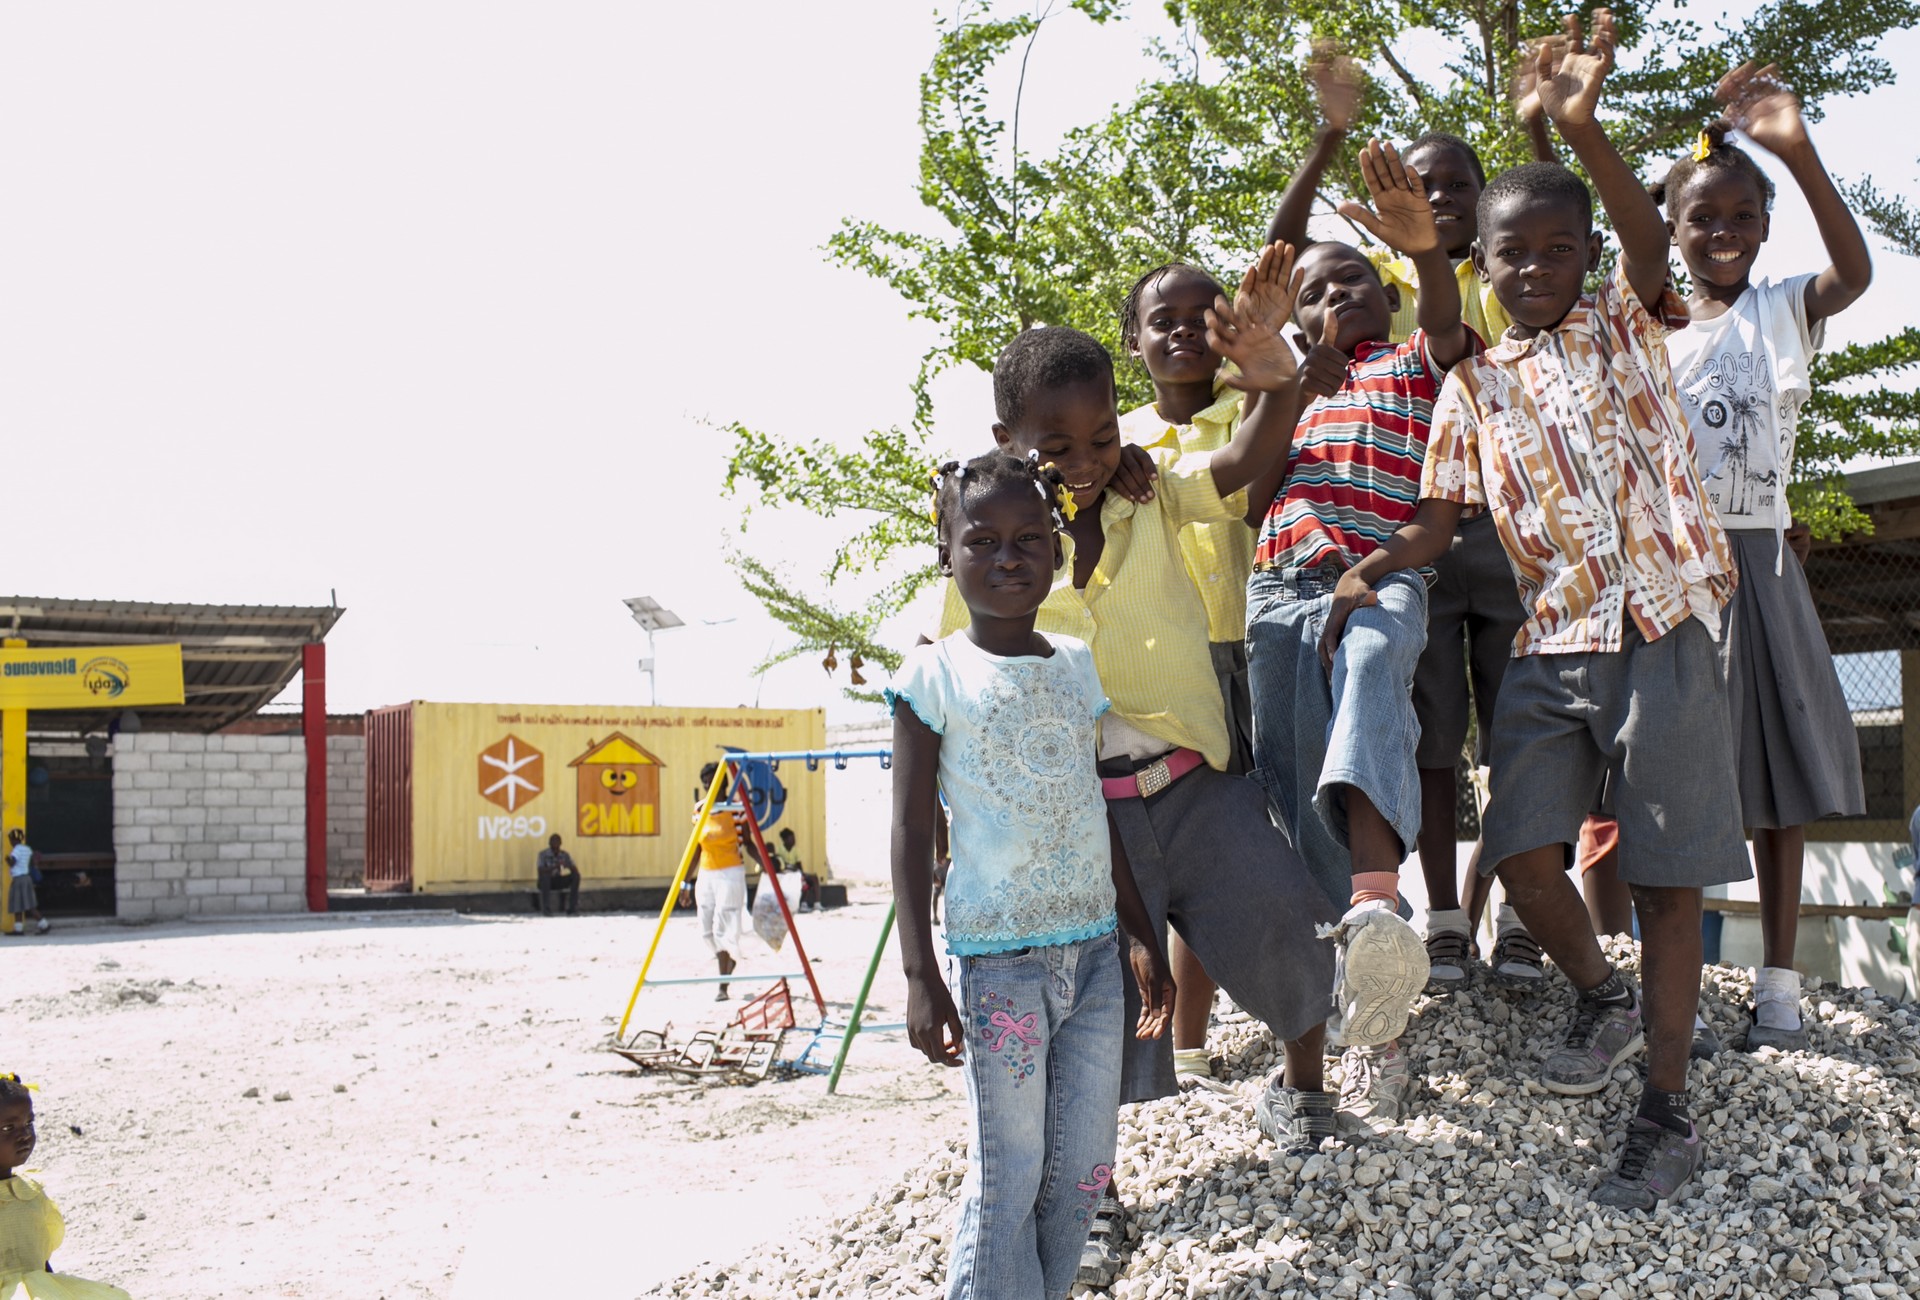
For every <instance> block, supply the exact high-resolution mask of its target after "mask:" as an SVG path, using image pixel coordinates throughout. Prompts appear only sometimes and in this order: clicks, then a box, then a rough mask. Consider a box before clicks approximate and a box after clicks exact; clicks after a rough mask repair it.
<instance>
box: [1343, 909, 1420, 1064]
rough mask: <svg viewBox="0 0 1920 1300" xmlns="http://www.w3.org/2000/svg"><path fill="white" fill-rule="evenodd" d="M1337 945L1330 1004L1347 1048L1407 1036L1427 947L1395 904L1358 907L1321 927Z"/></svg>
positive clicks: (1365, 1045) (1380, 1042)
mask: <svg viewBox="0 0 1920 1300" xmlns="http://www.w3.org/2000/svg"><path fill="white" fill-rule="evenodd" d="M1319 935H1320V937H1321V938H1322V939H1332V940H1333V941H1334V943H1335V944H1337V945H1338V947H1337V949H1336V951H1335V958H1334V966H1333V1001H1334V1005H1335V1006H1337V1007H1338V1008H1339V1009H1340V1016H1341V1036H1342V1039H1343V1041H1344V1042H1345V1043H1346V1044H1347V1046H1349V1047H1378V1046H1379V1045H1380V1044H1382V1043H1390V1042H1392V1041H1393V1040H1394V1039H1396V1038H1398V1037H1400V1035H1401V1034H1403V1033H1405V1032H1406V1028H1407V1017H1408V1016H1409V1015H1410V1014H1412V1012H1413V1000H1414V999H1415V998H1417V997H1419V996H1420V991H1421V990H1422V989H1424V988H1426V986H1427V975H1428V972H1429V966H1428V963H1427V946H1426V944H1425V943H1423V942H1422V941H1421V939H1420V936H1419V935H1417V934H1415V933H1414V931H1413V927H1412V926H1410V925H1408V924H1407V923H1406V922H1405V921H1403V920H1401V919H1400V915H1399V913H1397V912H1395V911H1394V909H1393V904H1391V903H1388V902H1384V901H1381V900H1377V899H1376V900H1373V901H1371V902H1366V903H1356V904H1355V905H1354V906H1353V907H1351V908H1348V909H1347V914H1346V915H1345V916H1343V917H1341V918H1340V923H1339V924H1338V925H1330V926H1322V927H1321V928H1320V931H1319Z"/></svg>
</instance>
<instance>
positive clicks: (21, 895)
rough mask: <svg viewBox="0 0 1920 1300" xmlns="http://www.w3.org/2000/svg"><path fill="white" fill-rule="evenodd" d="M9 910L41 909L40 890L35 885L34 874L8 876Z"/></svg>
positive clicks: (32, 910) (29, 910) (20, 911)
mask: <svg viewBox="0 0 1920 1300" xmlns="http://www.w3.org/2000/svg"><path fill="white" fill-rule="evenodd" d="M7 910H8V911H9V912H13V913H22V912H37V911H39V910H40V891H39V890H37V889H35V888H34V887H33V877H32V876H9V877H8V878H7Z"/></svg>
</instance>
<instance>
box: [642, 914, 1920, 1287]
mask: <svg viewBox="0 0 1920 1300" xmlns="http://www.w3.org/2000/svg"><path fill="white" fill-rule="evenodd" d="M1616 957H1617V959H1618V960H1619V961H1620V964H1621V965H1622V966H1623V967H1625V968H1627V969H1633V968H1634V967H1635V966H1636V964H1637V963H1636V962H1635V960H1634V957H1633V951H1632V948H1631V946H1630V945H1627V944H1624V943H1623V944H1621V945H1620V947H1619V948H1618V949H1617V951H1616ZM1703 988H1704V994H1705V996H1704V997H1703V999H1702V1002H1703V1007H1704V1010H1705V1014H1706V1015H1707V1018H1708V1019H1709V1020H1710V1021H1711V1022H1712V1023H1713V1024H1714V1025H1715V1027H1716V1028H1717V1029H1718V1030H1719V1032H1720V1035H1721V1037H1722V1039H1723V1040H1725V1041H1727V1042H1729V1043H1736V1042H1738V1040H1739V1036H1740V1034H1741V1033H1743V1032H1744V1029H1745V1024H1746V1021H1745V1012H1744V1008H1745V1007H1746V1006H1747V1004H1748V1002H1749V1000H1750V998H1751V994H1752V987H1751V981H1750V978H1749V975H1748V973H1747V972H1746V971H1742V970H1734V969H1729V968H1726V967H1709V968H1708V970H1707V977H1706V981H1705V984H1704V986H1703ZM1571 1004H1572V991H1571V989H1570V988H1569V987H1568V986H1567V985H1566V983H1565V982H1564V981H1562V980H1559V979H1557V978H1556V979H1554V980H1553V981H1552V982H1551V984H1550V987H1549V988H1548V990H1547V991H1546V992H1545V993H1543V994H1541V995H1539V996H1538V997H1535V998H1530V999H1523V1000H1518V1001H1509V1000H1508V998H1507V997H1506V996H1505V995H1502V994H1500V993H1498V992H1496V991H1494V990H1492V989H1490V988H1487V987H1485V986H1484V985H1481V984H1475V985H1474V986H1473V987H1471V988H1470V989H1468V990H1466V991H1463V992H1460V993H1456V994H1454V995H1452V996H1450V997H1447V998H1441V999H1430V1000H1427V1001H1425V1002H1424V1003H1423V1004H1422V1005H1421V1007H1420V1008H1419V1009H1418V1011H1417V1013H1416V1014H1417V1019H1416V1021H1415V1023H1414V1025H1413V1026H1412V1027H1411V1028H1410V1030H1409V1032H1408V1035H1407V1037H1406V1039H1405V1040H1404V1042H1405V1043H1406V1045H1407V1047H1408V1050H1409V1053H1410V1055H1411V1060H1412V1066H1413V1069H1414V1071H1415V1073H1416V1074H1417V1075H1420V1076H1422V1077H1423V1078H1424V1081H1425V1085H1424V1090H1423V1092H1422V1093H1421V1094H1420V1095H1418V1096H1417V1097H1416V1099H1415V1101H1414V1104H1413V1106H1412V1107H1411V1110H1410V1115H1409V1118H1408V1119H1407V1121H1406V1122H1405V1123H1404V1124H1403V1125H1402V1126H1401V1128H1400V1129H1398V1130H1396V1131H1395V1132H1393V1133H1390V1134H1388V1135H1386V1136H1383V1137H1380V1138H1376V1139H1374V1140H1372V1141H1371V1142H1368V1143H1366V1144H1365V1145H1359V1146H1339V1145H1333V1146H1329V1147H1328V1148H1327V1149H1325V1150H1323V1151H1322V1152H1321V1153H1319V1154H1316V1155H1314V1156H1311V1157H1309V1158H1308V1159H1306V1160H1304V1161H1302V1160H1300V1159H1298V1158H1285V1157H1276V1156H1275V1155H1274V1153H1273V1148H1272V1146H1271V1144H1270V1143H1268V1142H1266V1141H1265V1139H1263V1138H1262V1137H1261V1135H1260V1133H1259V1131H1258V1130H1257V1129H1256V1128H1255V1127H1254V1124H1253V1119H1252V1105H1253V1099H1254V1097H1255V1096H1256V1095H1257V1092H1258V1089H1259V1086H1260V1082H1261V1080H1262V1079H1263V1078H1264V1076H1265V1075H1266V1073H1267V1071H1269V1070H1270V1069H1272V1068H1273V1066H1274V1064H1275V1059H1276V1058H1275V1049H1274V1045H1273V1043H1272V1042H1271V1040H1270V1039H1269V1038H1268V1036H1267V1034H1266V1031H1265V1030H1264V1029H1262V1028H1260V1027H1259V1026H1257V1025H1255V1024H1253V1023H1252V1022H1251V1021H1249V1020H1248V1018H1247V1017H1246V1016H1244V1015H1242V1014H1240V1013H1239V1012H1237V1011H1235V1010H1233V1009H1232V1008H1231V1007H1230V1006H1228V1005H1227V1004H1226V1003H1225V1002H1224V1001H1223V1002H1222V1004H1221V1005H1222V1008H1223V1009H1224V1011H1223V1014H1220V1015H1218V1016H1216V1020H1215V1025H1214V1030H1213V1033H1212V1036H1211V1039H1210V1045H1211V1046H1212V1047H1213V1048H1214V1050H1215V1051H1216V1053H1219V1054H1221V1055H1223V1056H1224V1057H1225V1061H1226V1069H1225V1070H1224V1071H1223V1072H1222V1073H1223V1074H1224V1077H1225V1079H1226V1080H1227V1082H1228V1084H1229V1085H1230V1087H1231V1091H1230V1092H1224V1093H1214V1092H1209V1091H1206V1090H1195V1091H1190V1092H1187V1093H1184V1094H1182V1095H1181V1096H1179V1097H1172V1098H1167V1099H1165V1100H1162V1101H1157V1102H1151V1103H1148V1104H1145V1105H1140V1106H1129V1107H1125V1108H1123V1111H1122V1116H1121V1126H1120V1150H1119V1155H1118V1159H1117V1161H1116V1164H1115V1183H1116V1185H1117V1186H1118V1187H1119V1188H1120V1191H1121V1195H1122V1199H1123V1200H1124V1201H1125V1202H1126V1203H1127V1204H1128V1206H1129V1207H1130V1208H1131V1209H1132V1211H1133V1218H1132V1228H1131V1231H1132V1243H1131V1244H1132V1254H1131V1258H1130V1260H1129V1263H1128V1266H1127V1268H1126V1269H1125V1271H1124V1272H1123V1273H1122V1274H1121V1275H1120V1277H1119V1278H1118V1279H1117V1280H1116V1281H1115V1282H1114V1284H1113V1285H1112V1287H1111V1288H1109V1289H1105V1290H1091V1291H1088V1290H1085V1289H1082V1291H1081V1292H1079V1293H1078V1294H1085V1295H1110V1296H1113V1297H1117V1298H1120V1300H1161V1298H1162V1297H1166V1298H1168V1300H1172V1298H1174V1297H1179V1298H1181V1300H1189V1298H1194V1297H1202V1296H1205V1297H1228V1298H1230V1297H1240V1296H1260V1295H1273V1296H1298V1297H1302V1298H1303V1300H1304V1298H1305V1297H1320V1296H1332V1297H1361V1296H1373V1297H1386V1298H1388V1300H1413V1298H1414V1297H1423V1298H1430V1300H1455V1298H1456V1297H1458V1298H1461V1300H1465V1298H1467V1297H1481V1296H1493V1297H1516V1298H1519V1300H1532V1298H1533V1297H1538V1296H1573V1297H1577V1298H1578V1300H1638V1298H1639V1297H1646V1296H1663V1295H1671V1296H1702V1297H1733V1296H1739V1297H1767V1298H1769V1300H1771V1298H1772V1297H1781V1296H1809V1297H1820V1298H1821V1300H1828V1298H1831V1300H1842V1298H1843V1297H1844V1298H1846V1300H1852V1298H1854V1297H1858V1298H1859V1300H1867V1298H1868V1297H1879V1296H1910V1295H1920V1261H1917V1260H1916V1254H1920V1192H1917V1191H1916V1186H1915V1165H1914V1152H1915V1151H1916V1150H1920V1056H1917V1055H1916V1054H1917V1053H1920V1008H1916V1007H1914V1006H1912V1005H1909V1004H1904V1003H1898V1002H1894V1001H1892V1000H1890V999H1887V998H1884V997H1881V996H1880V995H1878V994H1876V993H1874V992H1872V991H1871V990H1862V989H1840V988H1837V987H1835V986H1832V985H1825V986H1822V987H1820V988H1817V989H1810V990H1809V991H1808V992H1807V993H1806V995H1805V996H1804V997H1803V999H1802V1004H1801V1010H1802V1014H1803V1015H1804V1016H1805V1017H1806V1018H1807V1021H1808V1024H1809V1028H1810V1030H1811V1044H1810V1047H1809V1049H1808V1050H1807V1051H1805V1052H1800V1053H1794V1054H1791V1055H1782V1054H1779V1053H1776V1052H1772V1051H1766V1052H1762V1053H1759V1054H1757V1055H1751V1056H1750V1055H1748V1054H1746V1053H1744V1052H1740V1051H1737V1050H1728V1051H1725V1052H1723V1053H1721V1055H1719V1056H1718V1057H1716V1058H1715V1059H1714V1060H1712V1061H1708V1062H1695V1063H1694V1065H1693V1074H1692V1087H1693V1110H1694V1117H1695V1120H1696V1122H1697V1123H1698V1124H1699V1125H1700V1128H1701V1130H1702V1133H1703V1135H1704V1136H1705V1138H1706V1141H1707V1144H1708V1152H1707V1166H1706V1168H1705V1169H1704V1170H1703V1171H1702V1174H1701V1175H1700V1176H1699V1177H1698V1178H1696V1180H1695V1181H1694V1182H1693V1183H1691V1184H1690V1185H1689V1186H1688V1188H1687V1190H1686V1192H1685V1193H1684V1194H1683V1196H1682V1198H1681V1199H1680V1200H1679V1201H1677V1202H1673V1203H1669V1204H1668V1205H1667V1206H1665V1207H1663V1208H1662V1209H1661V1210H1658V1211H1655V1212H1654V1213H1652V1214H1642V1213H1639V1212H1629V1211H1618V1210H1609V1209H1606V1208H1604V1207H1601V1206H1596V1205H1592V1204H1591V1203H1589V1201H1588V1199H1587V1191H1588V1189H1589V1188H1591V1187H1592V1186H1593V1185H1594V1184H1595V1183H1596V1181H1597V1180H1599V1179H1600V1178H1601V1177H1603V1176H1604V1175H1605V1173H1606V1172H1607V1171H1609V1170H1610V1169H1611V1168H1612V1165H1613V1163H1614V1156H1615V1150H1616V1143H1617V1142H1618V1140H1619V1136H1620V1133H1621V1130H1622V1128H1623V1127H1624V1125H1625V1122H1626V1121H1627V1119H1629V1118H1630V1116H1631V1114H1632V1108H1633V1105H1634V1103H1635V1102H1636V1101H1637V1099H1638V1096H1639V1082H1638V1079H1637V1077H1636V1076H1635V1072H1634V1070H1633V1069H1632V1068H1629V1067H1623V1068H1622V1069H1621V1070H1620V1071H1619V1073H1618V1074H1617V1075H1616V1077H1615V1079H1614V1082H1613V1085H1612V1086H1611V1087H1609V1088H1608V1089H1607V1090H1606V1091H1604V1092H1602V1093H1600V1094H1598V1095H1596V1096H1593V1097H1585V1098H1565V1097H1557V1096H1555V1095H1553V1094H1551V1093H1548V1092H1546V1091H1545V1090H1544V1089H1542V1088H1541V1087H1540V1086H1539V1085H1538V1083H1536V1082H1535V1078H1536V1075H1537V1070H1536V1066H1535V1063H1536V1062H1537V1060H1538V1058H1539V1055H1540V1052H1541V1049H1542V1045H1543V1044H1545V1043H1547V1042H1550V1041H1552V1040H1553V1038H1554V1037H1556V1036H1557V1035H1558V1034H1559V1032H1560V1031H1561V1030H1562V1029H1563V1028H1564V1027H1565V1023H1566V1020H1567V1017H1568V1014H1569V1011H1570V1009H1571ZM965 1169H966V1157H965V1152H964V1150H963V1149H962V1146H961V1144H960V1143H959V1142H955V1143H952V1144H949V1145H948V1146H947V1147H945V1148H943V1149H937V1150H935V1151H934V1152H932V1153H931V1154H930V1155H929V1157H928V1158H927V1159H926V1160H925V1161H924V1162H923V1163H922V1164H921V1165H920V1166H919V1167H918V1168H916V1169H914V1170H912V1171H911V1172H910V1173H909V1174H908V1175H907V1176H906V1177H905V1178H904V1179H902V1180H901V1181H900V1182H898V1183H896V1184H894V1185H892V1186H889V1187H886V1188H883V1189H881V1190H880V1191H879V1192H878V1193H877V1194H876V1195H875V1196H874V1198H873V1199H872V1201H870V1202H869V1203H868V1204H867V1205H866V1206H864V1207H863V1208H862V1209H861V1210H859V1211H858V1212H856V1213H855V1214H853V1215H852V1216H850V1217H849V1218H848V1219H846V1220H845V1221H844V1222H840V1223H835V1224H821V1225H813V1226H809V1227H808V1228H805V1229H803V1230H801V1231H798V1232H796V1233H794V1234H792V1235H791V1237H790V1238H789V1241H790V1244H788V1245H785V1246H780V1247H768V1248H765V1249H764V1250H762V1251H761V1252H759V1253H757V1254H756V1255H755V1257H753V1258H751V1259H748V1260H743V1261H740V1262H737V1263H734V1264H731V1265H727V1266H724V1267H719V1266H710V1267H708V1268H705V1269H702V1270H700V1271H698V1272H696V1273H693V1274H689V1275H686V1276H684V1277H682V1278H680V1279H678V1280H676V1281H675V1282H674V1283H673V1284H671V1285H670V1286H668V1287H666V1288H664V1289H663V1291H662V1292H661V1294H665V1295H670V1296H684V1297H693V1296H701V1297H739V1298H741V1300H747V1298H753V1300H759V1298H761V1297H768V1298H771V1297H783V1298H784V1297H790V1296H823V1297H824V1296H875V1297H879V1296H916V1297H917V1296H931V1295H938V1294H939V1293H940V1290H941V1283H942V1279H943V1278H944V1276H945V1269H946V1257H947V1246H946V1237H947V1234H948V1233H949V1232H950V1230H951V1226H952V1222H953V1217H954V1205H955V1198H956V1196H957V1194H958V1192H959V1187H960V1180H961V1177H962V1175H963V1174H964V1173H965Z"/></svg>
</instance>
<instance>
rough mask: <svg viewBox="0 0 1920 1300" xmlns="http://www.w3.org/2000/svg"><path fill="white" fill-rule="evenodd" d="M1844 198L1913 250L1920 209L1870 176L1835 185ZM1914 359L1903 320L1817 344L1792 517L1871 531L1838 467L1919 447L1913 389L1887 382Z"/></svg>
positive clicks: (1914, 342) (1818, 530)
mask: <svg viewBox="0 0 1920 1300" xmlns="http://www.w3.org/2000/svg"><path fill="white" fill-rule="evenodd" d="M1842 191H1843V192H1844V193H1845V194H1846V196H1847V201H1848V202H1849V203H1851V204H1852V205H1853V208H1854V211H1855V212H1857V213H1858V214H1859V215H1860V217H1861V219H1862V220H1864V221H1865V222H1866V223H1867V224H1868V225H1869V226H1871V227H1872V228H1873V229H1874V230H1875V231H1877V232H1878V233H1879V234H1880V236H1881V238H1883V239H1885V240H1886V241H1887V242H1888V243H1889V244H1892V245H1893V246H1894V248H1896V249H1898V250H1899V251H1900V252H1902V253H1904V254H1906V255H1907V256H1908V257H1920V213H1916V212H1915V211H1914V208H1913V205H1912V204H1910V203H1909V202H1908V201H1907V200H1905V199H1903V198H1901V197H1899V196H1898V195H1890V194H1887V193H1885V192H1884V191H1882V190H1880V189H1878V188H1877V187H1876V186H1875V185H1874V184H1873V183H1872V182H1871V181H1861V182H1858V183H1857V184H1853V185H1847V186H1843V187H1842ZM1917 365H1920V328H1915V327H1914V326H1911V325H1910V326H1908V327H1907V328H1906V329H1903V330H1901V331H1900V332H1899V333H1897V334H1891V335H1889V336H1887V337H1886V338H1884V339H1881V340H1880V341H1878V342H1877V343H1856V344H1854V345H1853V346H1851V347H1845V348H1841V349H1840V350H1839V351H1837V352H1823V353H1821V354H1820V355H1819V356H1817V357H1815V358H1814V361H1813V373H1812V380H1813V396H1812V397H1810V398H1809V399H1808V400H1807V404H1806V406H1805V408H1804V409H1803V410H1802V412H1801V421H1800V440H1799V443H1798V445H1797V447H1796V450H1795V457H1794V482H1793V483H1792V484H1790V485H1789V487H1788V494H1789V498H1790V499H1791V500H1792V502H1793V513H1794V517H1795V518H1796V519H1798V520H1800V521H1801V522H1803V523H1806V524H1808V525H1809V526H1810V527H1811V528H1812V529H1813V534H1814V536H1816V537H1822V538H1828V539H1833V540H1838V539H1839V538H1841V537H1844V536H1846V535H1847V534H1848V533H1861V532H1872V531H1873V521H1872V520H1871V519H1869V518H1868V517H1867V514H1866V512H1865V511H1863V510H1861V509H1860V508H1859V507H1858V506H1856V505H1855V504H1854V502H1853V498H1852V497H1850V496H1848V495H1847V489H1846V485H1845V483H1844V482H1843V480H1842V477H1841V474H1840V467H1841V466H1842V465H1843V464H1845V463H1846V462H1847V461H1849V460H1853V459H1856V458H1858V457H1862V456H1877V457H1882V458H1892V457H1898V456H1911V455H1914V454H1915V453H1916V452H1920V393H1915V392H1914V391H1913V390H1912V389H1911V388H1910V387H1895V386H1892V383H1893V381H1897V380H1903V379H1905V378H1906V377H1907V376H1908V375H1910V374H1911V372H1912V370H1913V368H1914V367H1915V366H1917Z"/></svg>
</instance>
